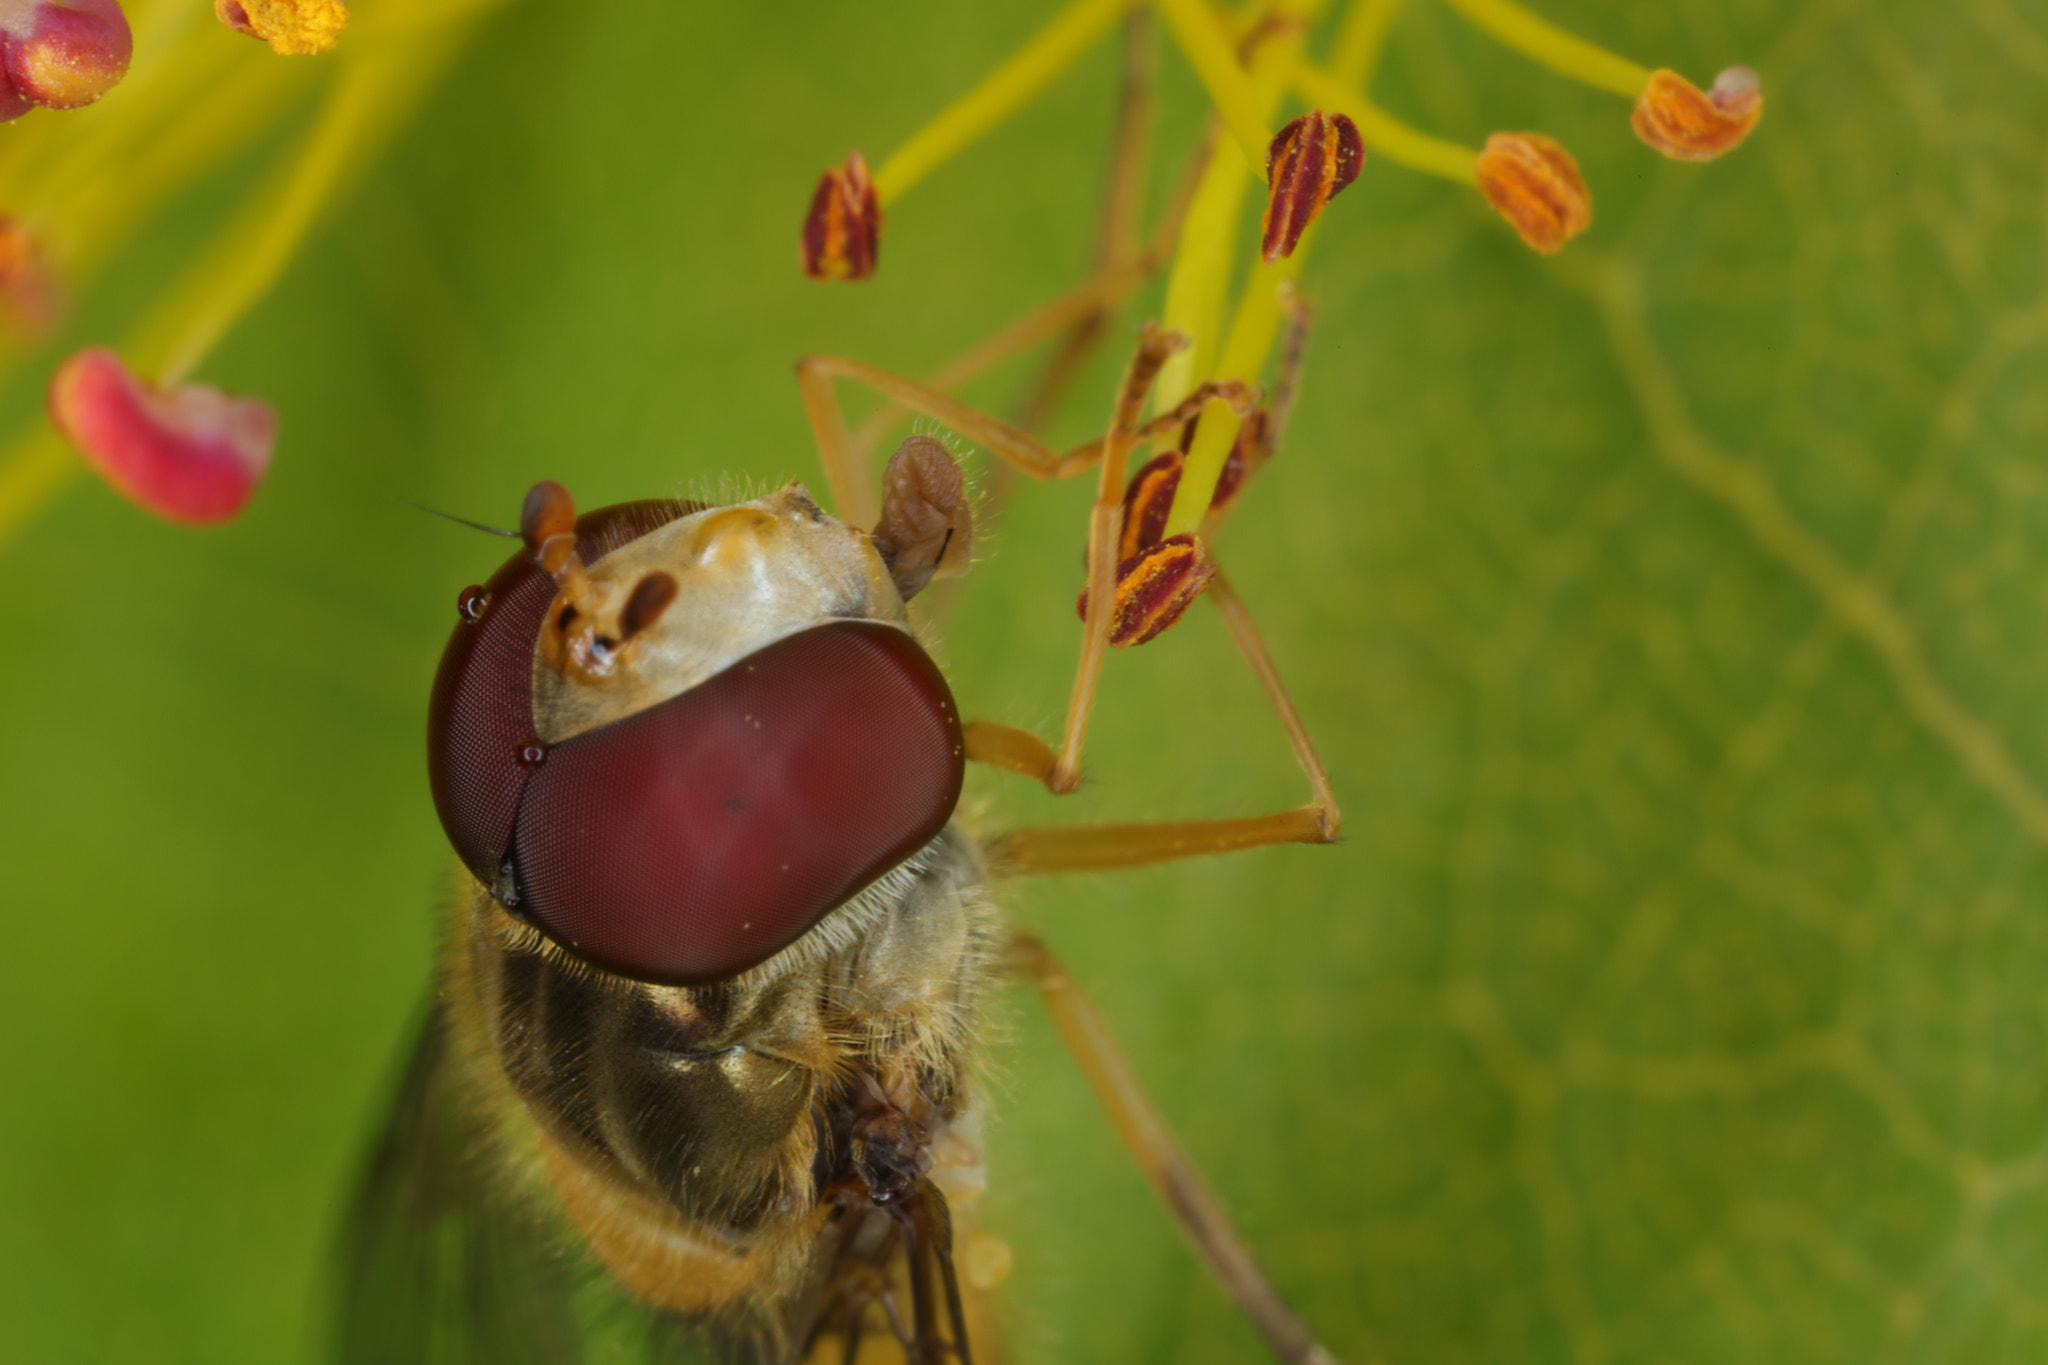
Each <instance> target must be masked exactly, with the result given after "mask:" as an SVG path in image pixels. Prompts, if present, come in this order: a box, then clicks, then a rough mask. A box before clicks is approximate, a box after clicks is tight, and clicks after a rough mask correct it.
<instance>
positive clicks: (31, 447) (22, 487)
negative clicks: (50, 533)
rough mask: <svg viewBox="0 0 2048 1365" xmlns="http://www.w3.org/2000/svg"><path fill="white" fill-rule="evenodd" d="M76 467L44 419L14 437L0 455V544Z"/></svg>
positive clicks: (75, 459)
mask: <svg viewBox="0 0 2048 1365" xmlns="http://www.w3.org/2000/svg"><path fill="white" fill-rule="evenodd" d="M79 467H80V466H79V463H78V459H77V457H76V456H74V455H73V454H72V453H71V451H70V449H69V448H68V447H67V446H66V445H65V444H64V442H63V441H62V440H61V439H60V438H59V437H58V435H57V433H56V432H55V431H53V430H51V429H50V427H49V426H47V425H46V424H44V423H41V422H38V423H37V424H36V425H35V427H33V428H32V429H30V430H29V431H28V432H27V433H25V434H24V435H22V436H21V437H20V438H19V439H18V440H16V441H15V443H14V445H13V447H12V448H11V449H9V450H8V452H7V454H6V455H5V456H0V545H5V544H6V543H7V541H8V538H9V537H11V536H12V535H13V534H14V533H15V531H16V530H17V529H19V528H20V526H21V524H22V523H23V522H25V521H27V520H28V519H29V518H30V517H32V516H34V515H35V514H36V512H37V510H38V509H40V508H41V507H42V505H43V504H44V503H46V502H48V501H49V500H50V499H51V498H53V497H55V496H56V494H57V490H58V489H60V488H62V487H63V486H64V484H65V481H66V480H68V479H69V478H70V477H71V476H72V475H73V474H75V473H77V472H78V470H79Z"/></svg>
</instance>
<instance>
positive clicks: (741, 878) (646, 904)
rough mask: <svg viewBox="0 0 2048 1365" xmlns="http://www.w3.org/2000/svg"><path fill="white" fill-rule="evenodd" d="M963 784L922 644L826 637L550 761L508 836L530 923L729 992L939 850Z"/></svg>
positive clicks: (660, 972) (824, 633)
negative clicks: (886, 879) (926, 851)
mask: <svg viewBox="0 0 2048 1365" xmlns="http://www.w3.org/2000/svg"><path fill="white" fill-rule="evenodd" d="M962 772H963V761H962V751H961V742H960V722H959V718H958V715H957V714H956V713H955V711H954V708H953V699H952V695H951V694H950V693H949V692H948V691H947V689H946V683H945V679H944V678H943V677H941V676H940V674H939V670H938V667H937V665H935V664H933V663H932V661H931V659H930V657H929V656H928V655H926V654H925V652H924V651H923V650H922V649H921V648H919V647H918V644H917V642H916V641H915V640H914V639H912V638H911V637H910V636H909V635H908V634H907V633H905V632H904V631H901V630H898V629H896V628H895V627H893V626H887V625H882V624H880V623H878V622H870V621H843V622H834V623H832V624H830V625H824V626H817V627H814V628H812V629H810V630H806V631H803V632H801V633H799V634H796V635H792V636H789V637H787V638H785V639H782V640H779V641H777V642H776V643H774V644H772V645H769V646H768V647H767V648H766V649H763V650H760V651H758V652H757V653H755V654H752V655H749V656H748V657H747V658H745V659H743V660H741V661H740V662H739V663H737V664H734V665H733V666H732V667H731V668H729V669H727V670H726V671H725V672H723V673H720V674H719V675H718V676H716V677H714V678H712V679H710V680H709V681H707V682H704V683H702V684H700V685H699V686H697V687H694V688H692V689H690V690H689V691H688V692H685V693H683V694H681V695H680V696H676V697H672V698H670V699H669V700H668V701H665V702H663V703H661V704H660V705H658V706H653V707H650V708H648V709H647V710H645V711H642V712H640V713H639V714H638V715H635V716H630V717H628V718H627V719H625V720H622V721H617V722H615V723H613V724H611V725H607V726H604V727H602V728H600V729H596V730H591V731H588V732H586V733H584V734H581V735H577V736H576V737H575V738H573V739H569V740H565V741H563V742H562V743H560V744H557V745H555V746H554V747H553V748H552V749H550V750H549V751H548V756H547V762H546V763H545V764H543V765H542V766H541V767H539V768H536V769H535V770H534V771H533V774H532V780H531V781H530V782H529V783H528V784H527V786H526V791H525V795H524V797H523V799H522V800H521V802H520V806H519V816H518V822H517V829H516V832H515V833H514V836H513V848H512V864H513V869H514V876H515V881H516V886H517V889H518V894H519V897H520V908H521V910H522V911H524V912H525V913H526V914H528V915H530V916H531V917H532V918H533V920H534V922H535V923H537V924H538V925H539V926H540V927H541V928H542V929H543V930H544V931H545V932H546V933H547V934H548V935H549V936H550V937H552V938H554V939H556V940H558V941H559V942H561V943H562V944H563V945H564V946H566V947H568V948H570V949H571V950H573V951H574V952H575V953H577V954H578V955H579V956H581V957H583V958H586V959H587V960H589V961H591V962H594V963H596V964H597V965H598V966H601V967H606V968H609V969H610V970H612V971H616V972H619V973H622V974H624V975H626V976H632V977H637V978H639V979H641V980H647V981H661V982H666V983H671V984H677V985H689V984H698V983H702V982H706V981H715V980H719V979H722V978H725V977H729V976H732V975H734V974H736V973H738V972H741V971H744V970H746V969H747V968H748V967H751V966H754V965H755V964H757V963H760V962H763V961H765V960H766V959H768V958H769V957H772V956H773V955H774V954H775V953H776V952H777V951H779V950H780V949H782V948H784V947H785V946H787V945H788V944H789V943H791V942H793V941H794V940H795V939H797V938H798V937H800V936H801V935H802V934H803V933H804V931H805V930H807V929H809V928H810V927H811V926H812V925H813V924H815V923H817V922H818V920H819V919H821V918H823V917H824V915H825V914H826V913H827V912H828V911H830V910H832V909H833V908H834V907H836V906H838V905H841V904H843V903H844V902H845V901H846V900H847V898H848V897H850V896H852V895H854V894H855V893H856V892H858V891H859V890H860V889H861V888H862V887H864V886H866V885H868V884H869V883H870V882H872V881H874V879H875V878H877V877H879V876H880V875H881V874H882V873H884V872H886V871H888V870H889V869H890V868H891V867H894V866H895V865H896V864H898V863H900V862H902V861H903V860H904V859H905V858H907V857H909V856H910V855H911V854H912V853H915V852H916V851H917V850H918V849H920V848H922V847H923V846H924V845H925V844H926V843H928V842H930V841H931V839H932V838H933V837H934V836H935V835H937V834H938V832H939V831H940V830H941V829H942V828H944V826H945V823H946V821H947V820H948V819H949V818H950V817H951V816H952V813H953V807H954V805H955V804H956V803H957V802H958V801H959V798H960V783H961V776H962Z"/></svg>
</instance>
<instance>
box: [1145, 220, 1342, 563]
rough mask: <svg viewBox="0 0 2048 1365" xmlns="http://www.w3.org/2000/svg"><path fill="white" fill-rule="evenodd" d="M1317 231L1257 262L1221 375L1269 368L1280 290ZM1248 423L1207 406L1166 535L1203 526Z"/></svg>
mask: <svg viewBox="0 0 2048 1365" xmlns="http://www.w3.org/2000/svg"><path fill="white" fill-rule="evenodd" d="M1314 233H1315V227H1314V225H1313V224H1311V225H1310V227H1309V230H1308V232H1307V233H1306V234H1304V235H1303V237H1302V240H1301V241H1300V242H1298V243H1297V244H1296V245H1295V248H1294V254H1293V255H1291V256H1283V257H1281V258H1280V259H1279V260H1277V261H1271V262H1268V261H1259V262H1257V263H1256V264H1254V265H1253V266H1252V271H1251V277H1250V278H1249V279H1247V280H1246V281H1245V286H1244V295H1243V297H1242V299H1241V300H1240V301H1239V303H1238V305H1237V313H1236V314H1235V315H1234V316H1233V317H1232V318H1231V320H1230V334H1229V336H1228V337H1227V338H1226V339H1225V340H1224V343H1223V356H1222V359H1221V360H1220V361H1218V362H1217V365H1216V373H1217V374H1218V375H1221V376H1223V377H1225V378H1231V379H1242V380H1244V381H1245V382H1247V383H1249V382H1251V380H1252V379H1254V378H1255V377H1256V376H1257V375H1258V374H1259V372H1260V371H1261V370H1263V369H1264V368H1265V367H1266V357H1267V355H1268V354H1270V353H1271V352H1272V349H1273V338H1274V337H1276V336H1278V335H1279V333H1280V317H1281V307H1280V291H1281V289H1282V288H1283V287H1285V286H1286V285H1287V284H1288V283H1290V282H1291V281H1293V280H1294V278H1295V277H1296V276H1298V275H1300V274H1301V263H1302V261H1303V260H1304V259H1305V258H1306V257H1307V255H1308V251H1307V248H1308V245H1309V241H1310V239H1311V238H1312V237H1313V235H1314ZM1243 425H1244V422H1243V419H1242V418H1240V417H1239V416H1238V415H1237V414H1236V413H1235V412H1232V411H1231V410H1230V405H1229V404H1227V403H1210V404H1209V405H1208V406H1207V407H1205V408H1204V409H1203V410H1202V420H1201V424H1200V425H1198V426H1197V427H1196V428H1195V441H1194V444H1193V445H1192V446H1190V447H1189V448H1188V454H1187V463H1186V464H1185V465H1184V466H1183V467H1182V470H1181V476H1180V487H1179V488H1178V489H1177V490H1175V492H1174V496H1173V507H1172V509H1171V510H1170V511H1169V512H1168V513H1167V515H1166V529H1165V530H1164V531H1162V532H1161V534H1162V535H1165V536H1177V535H1180V534H1182V533H1183V532H1191V531H1194V530H1196V529H1197V528H1198V527H1200V526H1201V524H1202V518H1203V516H1204V515H1205V514H1207V512H1208V510H1209V500H1210V498H1212V497H1214V496H1215V493H1216V481H1217V480H1218V479H1220V478H1222V477H1223V464H1224V462H1225V461H1226V460H1228V459H1229V458H1230V450H1231V447H1232V446H1234V445H1236V444H1237V433H1238V429H1239V428H1240V427H1241V426H1243Z"/></svg>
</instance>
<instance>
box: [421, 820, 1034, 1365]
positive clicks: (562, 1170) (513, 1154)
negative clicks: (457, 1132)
mask: <svg viewBox="0 0 2048 1365" xmlns="http://www.w3.org/2000/svg"><path fill="white" fill-rule="evenodd" d="M454 921H455V922H454V924H453V925H452V926H451V927H452V929H453V933H452V935H451V941H450V951H449V973H448V982H447V985H446V990H447V991H448V993H449V1002H448V1003H449V1008H450V1014H451V1017H452V1018H453V1019H454V1020H455V1028H456V1041H457V1045H458V1047H459V1049H460V1051H461V1054H462V1058H463V1068H464V1071H465V1073H466V1079H467V1084H468V1086H469V1088H470V1091H471V1100H472V1103H473V1104H474V1105H476V1106H477V1112H478V1116H479V1118H480V1119H481V1120H482V1123H481V1127H482V1128H483V1129H484V1130H485V1131H486V1132H487V1133H488V1134H489V1137H490V1146H491V1148H492V1151H491V1152H490V1153H489V1158H490V1159H493V1160H496V1161H499V1162H502V1163H505V1164H506V1165H507V1166H508V1167H509V1168H510V1171H511V1174H512V1175H513V1177H514V1183H515V1185H516V1186H517V1187H518V1188H520V1189H522V1190H523V1191H525V1192H526V1193H527V1194H528V1195H530V1196H531V1197H533V1198H534V1199H535V1200H536V1201H537V1203H539V1204H541V1205H545V1206H551V1207H553V1208H555V1209H558V1210H559V1211H560V1212H561V1213H562V1214H563V1215H565V1216H566V1219H567V1222H568V1224H569V1225H570V1226H572V1227H573V1229H574V1232H575V1234H576V1235H578V1236H579V1237H580V1238H581V1240H582V1241H583V1242H584V1243H585V1244H586V1245H587V1246H588V1247H589V1248H590V1249H591V1251H592V1252H593V1254H594V1255H595V1256H596V1258H597V1259H598V1260H599V1261H600V1262H602V1263H603V1264H604V1266H605V1267H606V1268H607V1269H609V1271H610V1272H611V1273H612V1274H613V1275H614V1276H616V1277H617V1278H618V1279H619V1280H620V1281H621V1282H622V1283H624V1284H625V1285H626V1287H627V1288H629V1289H630V1290H631V1291H632V1292H633V1293H634V1294H635V1295H636V1296H638V1297H639V1298H640V1299H642V1300H643V1301H645V1302H647V1303H649V1304H651V1305H653V1306H655V1307H658V1308H662V1309H667V1310H671V1311H676V1312H681V1313H685V1314H691V1315H706V1316H711V1317H714V1318H719V1319H733V1320H739V1321H746V1322H748V1323H750V1324H751V1326H750V1330H760V1329H762V1328H764V1327H766V1328H769V1329H770V1330H779V1324H781V1323H783V1322H785V1321H786V1320H787V1318H788V1317H789V1315H790V1313H791V1311H792V1305H794V1304H796V1303H797V1302H798V1301H800V1300H802V1299H804V1298H805V1297H806V1296H811V1295H815V1293H816V1292H817V1289H818V1286H819V1285H820V1284H821V1282H822V1279H823V1277H824V1276H825V1275H826V1274H827V1273H828V1272H829V1271H830V1269H831V1265H830V1263H831V1261H832V1260H833V1258H834V1256H835V1255H836V1254H837V1252H836V1251H835V1248H836V1247H837V1246H838V1245H839V1244H840V1242H841V1240H842V1239H843V1238H845V1237H848V1236H851V1235H853V1233H854V1232H855V1231H856V1230H857V1228H856V1225H857V1224H858V1223H859V1222H860V1219H858V1218H854V1219H851V1220H849V1219H848V1217H847V1214H848V1211H849V1210H850V1209H851V1210H854V1211H856V1212H857V1211H858V1206H859V1205H860V1204H861V1200H860V1199H859V1198H858V1197H857V1191H858V1190H859V1188H860V1179H861V1177H860V1175H859V1173H858V1171H857V1170H856V1166H857V1164H858V1163H857V1160H856V1151H855V1150H854V1149H856V1148H858V1147H859V1146H860V1142H859V1140H858V1133H859V1131H860V1129H861V1125H862V1123H863V1122H864V1121H865V1120H864V1119H863V1117H862V1116H863V1115H866V1116H872V1115H873V1114H874V1113H875V1112H876V1111H877V1109H878V1108H881V1109H885V1110H887V1111H888V1112H889V1114H890V1115H892V1116H894V1115H900V1116H901V1118H902V1120H903V1121H905V1122H906V1123H907V1125H908V1127H907V1129H905V1131H907V1132H909V1133H910V1134H912V1136H913V1140H914V1147H915V1152H914V1156H915V1159H917V1160H918V1161H921V1162H924V1163H926V1164H928V1165H929V1166H930V1168H931V1169H930V1174H931V1177H932V1180H933V1181H934V1183H936V1184H937V1185H939V1187H940V1188H942V1189H945V1190H946V1191H947V1192H948V1193H950V1194H954V1195H955V1196H956V1197H958V1196H960V1195H962V1194H971V1192H973V1191H974V1190H977V1189H978V1188H979V1184H980V1159H981V1158H980V1152H979V1149H978V1146H977V1144H976V1143H975V1142H974V1141H973V1138H972V1133H973V1132H974V1131H975V1130H976V1129H977V1128H978V1121H977V1120H978V1116H977V1115H976V1114H975V1112H974V1111H975V1109H976V1107H977V1105H978V1096H977V1093H976V1090H975V1087H974V1083H973V1075H972V1067H971V1061H972V1048H973V1039H974V1034H975V1012H976V1009H977V1005H978V999H979V996H980V994H981V991H982V985H983V980H984V978H985V976H986V975H987V973H988V971H989V970H990V964H991V960H992V957H993V954H994V951H995V946H994V945H995V925H994V912H993V908H992V907H991V905H990V904H989V902H988V900H987V897H986V895H985V894H984V891H983V873H982V869H981V867H980V866H979V863H978V861H977V859H976V857H975V854H974V851H973V846H972V842H971V841H970V840H969V839H968V838H967V837H966V836H965V835H964V834H962V833H961V832H960V831H959V830H958V829H957V827H955V826H950V825H949V826H948V827H947V828H946V829H945V831H944V832H942V833H941V834H940V835H939V837H938V838H937V839H935V840H933V841H932V843H931V844H930V845H928V846H927V847H926V848H925V849H924V850H923V851H921V852H920V853H919V854H917V855H916V856H914V857H913V858H911V859H910V860H908V861H907V862H906V863H904V864H903V865H902V866H900V867H898V868H897V869H895V870H894V871H892V872H890V873H889V874H887V875H885V876H884V877H883V878H882V879H881V880H879V881H878V882H876V883H875V884H874V885H872V886H870V887H869V888H868V889H867V890H866V891H864V892H862V893H861V894H860V895H859V896H857V897H856V898H855V899H854V900H852V901H850V902H848V903H847V904H846V905H843V906H841V907H840V908H839V909H837V910H834V911H833V912H832V913H831V914H829V915H827V916H826V917H825V918H824V919H823V920H822V921H820V922H819V923H818V924H817V925H816V926H814V927H813V928H812V929H811V930H810V931H809V932H808V933H807V934H805V935H804V936H803V937H802V938H801V939H799V940H798V941H797V942H796V943H794V944H792V945H791V946H790V947H789V948H787V949H785V950H784V951H783V952H781V953H779V954H778V955H777V956H776V957H774V958H772V959H771V960H769V961H768V962H766V963H764V964H762V965H761V966H759V967H756V968H754V969H752V970H750V971H748V972H746V973H744V974H742V975H741V976H739V977H736V978H734V979H733V980H731V981H727V982H721V983H717V984H714V985H710V986H701V987H683V986H655V985H648V984H645V983H641V982H636V981H631V980H628V979H626V978H623V977H619V976H614V975H612V974H610V973H607V972H603V971H599V970H597V969H595V968H592V967H590V966H588V965H587V964H585V963H582V962H580V961H578V960H577V959H575V958H573V957H571V956H569V955H568V954H567V953H565V952H563V951H562V950H561V949H560V948H558V947H556V946H555V945H554V944H552V943H550V942H549V941H548V940H547V939H545V938H543V937H542V936H541V935H540V934H538V933H536V932H534V931H533V930H532V929H530V928H528V927H527V926H525V925H523V924H521V923H520V922H519V921H518V920H516V919H514V918H513V917H512V916H510V915H509V914H508V913H507V912H506V911H505V910H504V909H503V908H502V907H501V906H499V905H498V904H497V903H496V902H494V901H493V900H492V899H491V898H490V896H489V895H488V894H487V893H486V892H485V891H484V889H483V888H482V887H480V886H474V885H473V886H472V887H471V889H470V892H469V894H468V895H467V896H465V897H464V899H463V901H462V903H461V904H460V905H459V906H458V908H457V911H456V914H455V917H454ZM849 1192H855V1193H856V1197H852V1198H849Z"/></svg>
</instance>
